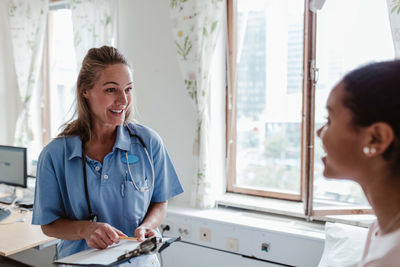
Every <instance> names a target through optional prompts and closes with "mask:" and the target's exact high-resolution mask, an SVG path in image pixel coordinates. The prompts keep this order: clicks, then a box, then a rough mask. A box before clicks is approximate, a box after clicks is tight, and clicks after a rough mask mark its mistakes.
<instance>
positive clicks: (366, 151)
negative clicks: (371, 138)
mask: <svg viewBox="0 0 400 267" xmlns="http://www.w3.org/2000/svg"><path fill="white" fill-rule="evenodd" d="M363 152H364V154H365V155H373V154H375V153H376V149H375V148H374V147H371V148H369V147H367V146H365V147H364V148H363Z"/></svg>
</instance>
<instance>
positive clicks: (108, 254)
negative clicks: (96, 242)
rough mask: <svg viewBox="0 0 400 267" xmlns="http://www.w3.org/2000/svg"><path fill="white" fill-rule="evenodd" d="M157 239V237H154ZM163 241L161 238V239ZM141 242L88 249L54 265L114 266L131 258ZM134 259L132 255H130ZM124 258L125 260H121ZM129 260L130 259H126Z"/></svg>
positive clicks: (166, 241)
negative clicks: (131, 253)
mask: <svg viewBox="0 0 400 267" xmlns="http://www.w3.org/2000/svg"><path fill="white" fill-rule="evenodd" d="M154 238H155V237H154ZM160 239H161V238H160ZM178 240H180V238H163V239H162V242H161V243H159V244H160V245H161V244H162V245H164V244H165V245H167V246H168V245H169V244H170V243H172V242H175V241H178ZM140 244H141V243H140V242H137V241H130V240H120V242H119V243H118V244H114V245H112V246H110V247H108V248H106V249H102V250H99V249H88V250H84V251H81V252H78V253H76V254H73V255H70V256H67V257H65V258H62V259H58V260H56V261H54V264H56V265H59V264H65V265H75V266H112V265H115V264H116V263H121V262H123V261H124V259H125V258H124V256H125V255H127V256H129V255H130V254H129V253H128V252H132V251H133V250H135V249H138V248H139V246H140ZM130 257H132V255H130ZM121 258H124V259H121ZM126 259H127V260H128V259H129V258H126Z"/></svg>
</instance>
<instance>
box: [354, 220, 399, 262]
mask: <svg viewBox="0 0 400 267" xmlns="http://www.w3.org/2000/svg"><path fill="white" fill-rule="evenodd" d="M360 266H362V267H378V266H385V267H390V266H396V267H398V266H400V229H398V230H396V231H394V232H391V233H388V234H385V235H381V233H380V229H379V225H378V223H377V222H374V223H373V224H372V225H371V226H370V228H369V232H368V236H367V241H366V243H365V248H364V254H363V257H362V259H361V263H360Z"/></svg>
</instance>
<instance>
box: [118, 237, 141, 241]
mask: <svg viewBox="0 0 400 267" xmlns="http://www.w3.org/2000/svg"><path fill="white" fill-rule="evenodd" d="M119 239H126V240H131V241H138V240H137V237H129V236H119Z"/></svg>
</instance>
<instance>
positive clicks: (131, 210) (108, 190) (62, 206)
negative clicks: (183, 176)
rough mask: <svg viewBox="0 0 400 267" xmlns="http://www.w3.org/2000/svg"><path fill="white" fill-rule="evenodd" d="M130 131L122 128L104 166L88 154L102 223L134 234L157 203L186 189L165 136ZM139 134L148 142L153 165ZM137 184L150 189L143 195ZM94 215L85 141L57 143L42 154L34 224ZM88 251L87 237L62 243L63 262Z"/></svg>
mask: <svg viewBox="0 0 400 267" xmlns="http://www.w3.org/2000/svg"><path fill="white" fill-rule="evenodd" d="M127 127H129V130H130V131H129V130H128V129H127ZM127 127H124V126H119V127H118V128H117V137H116V141H115V144H114V147H113V150H112V152H110V153H109V154H107V155H106V156H105V157H104V159H103V162H102V163H101V162H99V161H96V160H93V159H90V158H89V157H87V156H86V175H87V182H88V191H89V199H90V204H91V207H92V210H93V213H94V214H96V215H97V216H98V220H99V222H106V223H108V224H110V225H112V226H113V227H115V228H117V229H119V230H121V231H122V232H124V233H125V234H127V235H128V236H133V235H134V230H135V229H136V228H137V227H138V226H139V225H140V224H141V223H142V221H143V219H144V217H145V215H146V212H147V209H148V207H149V205H150V203H151V202H163V201H166V200H168V199H170V198H172V197H174V196H176V195H178V194H180V193H182V192H183V189H182V186H181V184H180V182H179V179H178V176H177V174H176V171H175V169H174V167H173V165H172V162H171V159H170V157H169V155H168V152H167V150H166V148H165V146H164V145H163V142H162V140H161V138H160V137H159V135H158V134H157V133H156V132H154V131H153V130H151V129H150V128H148V127H146V126H143V125H140V124H129V125H128V126H127ZM131 133H132V135H131ZM136 135H137V136H139V137H140V138H141V139H142V141H143V143H144V144H145V147H146V148H147V151H148V154H149V158H150V162H151V164H150V162H149V160H148V158H147V155H146V153H145V150H144V148H143V146H142V145H141V142H140V141H139V139H138V137H137V136H136ZM127 158H128V161H127V160H126V159H127ZM132 158H134V159H136V160H134V161H132V160H131V159H132ZM128 165H129V168H128ZM152 165H153V169H154V186H153V185H152V183H153V175H152V168H151V166H152ZM129 171H130V172H131V174H132V177H130V175H129ZM132 180H133V181H132ZM134 183H135V184H136V186H137V187H138V188H139V189H140V188H142V187H143V188H147V189H149V190H147V191H146V192H140V191H139V190H137V189H136V188H135V186H134ZM88 216H89V215H88V206H87V202H86V198H85V187H84V178H83V170H82V143H81V140H80V138H79V137H77V136H70V137H63V138H58V139H55V140H53V141H52V142H50V143H49V144H48V145H47V146H46V147H45V148H44V149H43V151H42V152H41V154H40V156H39V161H38V167H37V178H36V188H35V202H34V207H33V217H32V224H36V225H46V224H49V223H51V222H53V221H55V220H57V219H59V218H66V219H70V220H88ZM88 248H89V247H88V246H87V244H86V241H85V240H84V239H82V240H61V242H59V244H58V245H57V251H58V258H61V257H66V256H68V255H71V254H74V253H77V252H79V251H82V250H85V249H88Z"/></svg>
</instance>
